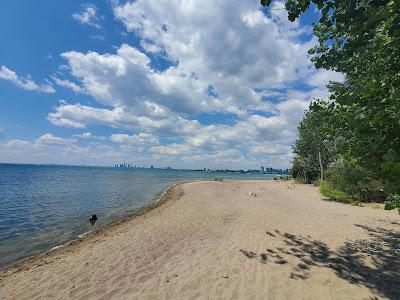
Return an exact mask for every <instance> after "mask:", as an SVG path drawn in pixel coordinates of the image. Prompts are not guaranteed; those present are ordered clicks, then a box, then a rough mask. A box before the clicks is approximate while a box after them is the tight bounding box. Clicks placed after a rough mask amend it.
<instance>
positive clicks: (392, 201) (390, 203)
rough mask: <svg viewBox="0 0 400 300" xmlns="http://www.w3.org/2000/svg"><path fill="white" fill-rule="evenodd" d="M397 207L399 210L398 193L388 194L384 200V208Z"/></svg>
mask: <svg viewBox="0 0 400 300" xmlns="http://www.w3.org/2000/svg"><path fill="white" fill-rule="evenodd" d="M395 208H398V209H399V210H400V195H398V194H390V195H389V196H388V197H387V200H386V201H385V209H386V210H391V209H395Z"/></svg>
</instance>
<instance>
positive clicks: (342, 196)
mask: <svg viewBox="0 0 400 300" xmlns="http://www.w3.org/2000/svg"><path fill="white" fill-rule="evenodd" d="M319 190H320V192H321V194H322V195H323V196H325V197H327V198H329V199H330V200H335V201H339V202H344V203H351V202H352V201H353V200H354V199H353V198H351V196H349V195H348V194H346V193H345V192H343V191H340V190H338V189H337V188H335V187H334V186H333V185H332V184H331V183H330V182H329V181H323V182H321V184H320V186H319Z"/></svg>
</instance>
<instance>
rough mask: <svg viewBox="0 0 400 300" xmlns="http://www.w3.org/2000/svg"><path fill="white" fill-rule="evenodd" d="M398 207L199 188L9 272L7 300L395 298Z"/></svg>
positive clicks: (250, 184) (224, 186)
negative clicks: (344, 203)
mask: <svg viewBox="0 0 400 300" xmlns="http://www.w3.org/2000/svg"><path fill="white" fill-rule="evenodd" d="M398 242H400V221H399V219H398V215H397V213H395V212H393V211H384V210H377V209H373V208H360V207H354V206H348V205H343V204H341V203H337V202H331V201H323V200H322V197H321V195H320V193H319V191H318V189H317V188H316V187H314V186H311V185H294V186H293V187H292V186H289V185H288V184H286V183H285V182H282V181H274V180H264V181H260V180H232V181H223V182H216V181H194V182H186V183H178V184H175V185H173V186H171V187H169V188H168V189H166V192H165V194H164V195H163V196H162V197H160V200H159V201H158V202H155V203H154V204H153V205H152V206H151V207H147V208H146V209H143V210H142V211H141V212H140V213H138V214H136V215H134V216H131V217H128V218H125V219H123V220H119V221H116V222H115V223H113V224H112V225H111V224H110V225H109V226H105V227H104V228H101V229H99V230H97V231H95V232H92V233H90V234H89V235H87V236H85V237H83V238H81V239H79V240H75V241H73V242H71V243H69V244H68V245H66V246H64V247H61V248H58V249H55V250H53V251H51V252H45V253H42V254H39V255H36V256H34V257H31V258H30V259H27V260H25V261H22V262H20V263H18V264H16V265H14V266H12V267H11V268H8V269H7V270H4V271H1V272H0V298H2V299H32V298H34V299H43V298H46V299H48V298H52V299H53V298H58V299H61V298H62V299H93V298H96V299H99V298H104V299H193V298H201V299H204V298H212V299H257V298H258V299H265V298H268V299H299V298H301V299H321V298H326V297H328V298H331V299H348V298H351V299H370V298H371V299H372V298H382V299H396V298H398V297H400V291H399V290H398V289H396V287H397V286H398V285H400V271H399V270H400V253H399V252H398V251H397V250H396V249H397V246H398Z"/></svg>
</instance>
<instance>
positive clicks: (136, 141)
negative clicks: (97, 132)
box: [110, 132, 158, 146]
mask: <svg viewBox="0 0 400 300" xmlns="http://www.w3.org/2000/svg"><path fill="white" fill-rule="evenodd" d="M110 140H111V141H113V142H115V143H120V144H130V145H136V146H148V145H151V144H158V138H157V137H155V136H154V135H152V134H149V133H143V132H141V133H139V134H134V135H128V134H112V135H111V136H110Z"/></svg>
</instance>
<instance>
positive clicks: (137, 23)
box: [0, 0, 341, 168]
mask: <svg viewBox="0 0 400 300" xmlns="http://www.w3.org/2000/svg"><path fill="white" fill-rule="evenodd" d="M243 2H246V3H243ZM316 17H317V15H316V14H315V13H314V12H313V11H310V12H308V13H306V15H305V17H303V19H301V20H300V21H298V22H295V23H291V22H289V21H287V20H286V12H285V10H284V9H283V4H282V3H281V2H279V1H276V2H274V5H273V6H272V10H266V9H263V8H262V7H261V6H260V5H259V4H258V1H240V0H237V1H222V0H220V1H212V0H207V1H206V0H186V1H184V0H181V1H178V0H176V1H167V0H154V1H144V0H138V1H134V2H131V1H96V2H94V1H92V2H90V1H88V2H85V1H66V0H65V1H61V0H60V1H50V0H47V1H40V2H35V3H34V2H33V1H21V0H13V1H7V0H5V1H1V3H0V37H1V40H2V46H1V47H0V101H1V102H0V103H1V109H0V162H18V163H60V164H89V165H112V164H114V163H117V162H121V161H126V162H130V163H134V164H137V165H143V166H148V165H151V164H154V165H159V166H168V165H171V166H173V167H178V168H198V167H199V168H202V167H207V168H227V167H229V168H255V167H257V168H258V167H259V166H260V165H265V166H272V167H289V166H290V162H291V159H292V157H293V155H292V153H291V146H292V144H293V142H294V140H295V137H296V127H297V125H298V122H299V120H301V117H302V115H303V113H304V110H305V109H306V108H307V107H308V104H309V102H310V101H311V100H312V99H313V98H323V97H327V95H328V91H327V89H326V87H325V85H326V83H327V82H328V81H329V80H340V79H341V75H340V74H336V73H333V72H328V71H323V70H315V68H314V67H313V65H312V63H311V62H310V58H309V56H308V54H307V50H308V49H309V48H310V47H312V45H314V44H315V39H314V38H313V35H312V32H311V28H310V24H311V22H312V20H314V19H315V18H316Z"/></svg>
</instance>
